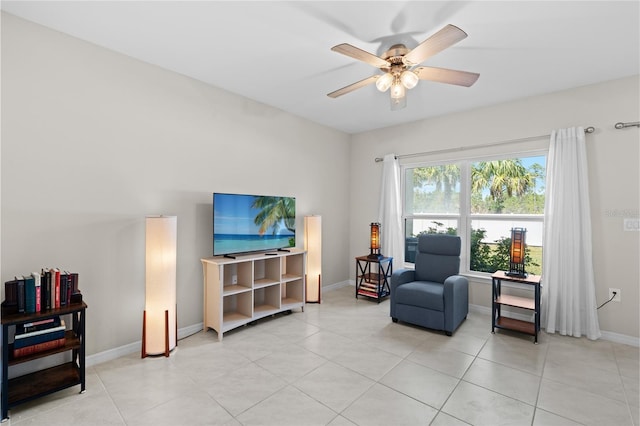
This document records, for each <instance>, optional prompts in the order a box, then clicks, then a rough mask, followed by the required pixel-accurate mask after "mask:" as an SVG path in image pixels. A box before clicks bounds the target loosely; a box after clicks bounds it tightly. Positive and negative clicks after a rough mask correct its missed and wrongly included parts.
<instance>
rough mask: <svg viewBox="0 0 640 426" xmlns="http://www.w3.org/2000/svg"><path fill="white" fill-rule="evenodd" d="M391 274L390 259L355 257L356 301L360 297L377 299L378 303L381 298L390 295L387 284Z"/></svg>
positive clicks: (391, 264)
mask: <svg viewBox="0 0 640 426" xmlns="http://www.w3.org/2000/svg"><path fill="white" fill-rule="evenodd" d="M372 265H374V266H373V268H372ZM372 269H373V270H372ZM392 273H393V258H392V257H384V256H382V257H369V256H358V257H356V299H357V298H358V295H360V296H366V297H370V298H372V299H377V300H378V303H380V301H381V300H382V298H384V297H387V296H389V295H390V294H391V289H390V287H389V283H390V280H391V274H392Z"/></svg>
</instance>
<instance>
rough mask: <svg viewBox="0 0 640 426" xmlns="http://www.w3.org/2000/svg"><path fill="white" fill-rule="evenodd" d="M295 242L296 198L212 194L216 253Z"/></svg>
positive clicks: (271, 248) (282, 246)
mask: <svg viewBox="0 0 640 426" xmlns="http://www.w3.org/2000/svg"><path fill="white" fill-rule="evenodd" d="M295 245H296V199H295V198H294V197H274V196H268V195H248V194H225V193H217V192H216V193H214V194H213V255H214V256H221V255H224V256H230V255H234V254H241V253H251V252H259V251H264V252H269V251H274V250H283V249H286V248H287V247H295ZM230 257H233V256H230Z"/></svg>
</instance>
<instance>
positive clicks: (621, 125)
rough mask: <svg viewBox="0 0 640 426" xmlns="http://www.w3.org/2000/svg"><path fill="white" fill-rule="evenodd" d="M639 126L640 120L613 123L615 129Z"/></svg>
mask: <svg viewBox="0 0 640 426" xmlns="http://www.w3.org/2000/svg"><path fill="white" fill-rule="evenodd" d="M634 126H635V127H640V121H633V122H630V123H616V124H615V126H614V127H615V128H616V129H624V128H625V127H634Z"/></svg>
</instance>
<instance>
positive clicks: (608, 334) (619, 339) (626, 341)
mask: <svg viewBox="0 0 640 426" xmlns="http://www.w3.org/2000/svg"><path fill="white" fill-rule="evenodd" d="M469 311H471V312H477V313H479V314H485V315H489V316H491V308H490V307H487V306H481V305H471V304H470V305H469ZM502 313H505V310H504V309H503V310H502ZM505 316H508V317H510V318H515V319H519V320H522V321H531V317H529V316H527V315H522V314H519V313H517V312H508V315H505ZM600 333H601V334H602V339H603V340H606V341H608V342H614V343H621V344H623V345H629V346H635V347H640V338H638V337H633V336H627V335H626V334H620V333H614V332H613V331H606V330H600Z"/></svg>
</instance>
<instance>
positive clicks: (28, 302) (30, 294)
mask: <svg viewBox="0 0 640 426" xmlns="http://www.w3.org/2000/svg"><path fill="white" fill-rule="evenodd" d="M16 279H22V280H24V312H25V313H27V314H33V313H35V312H36V280H35V278H34V277H33V276H32V275H23V276H22V277H16Z"/></svg>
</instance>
